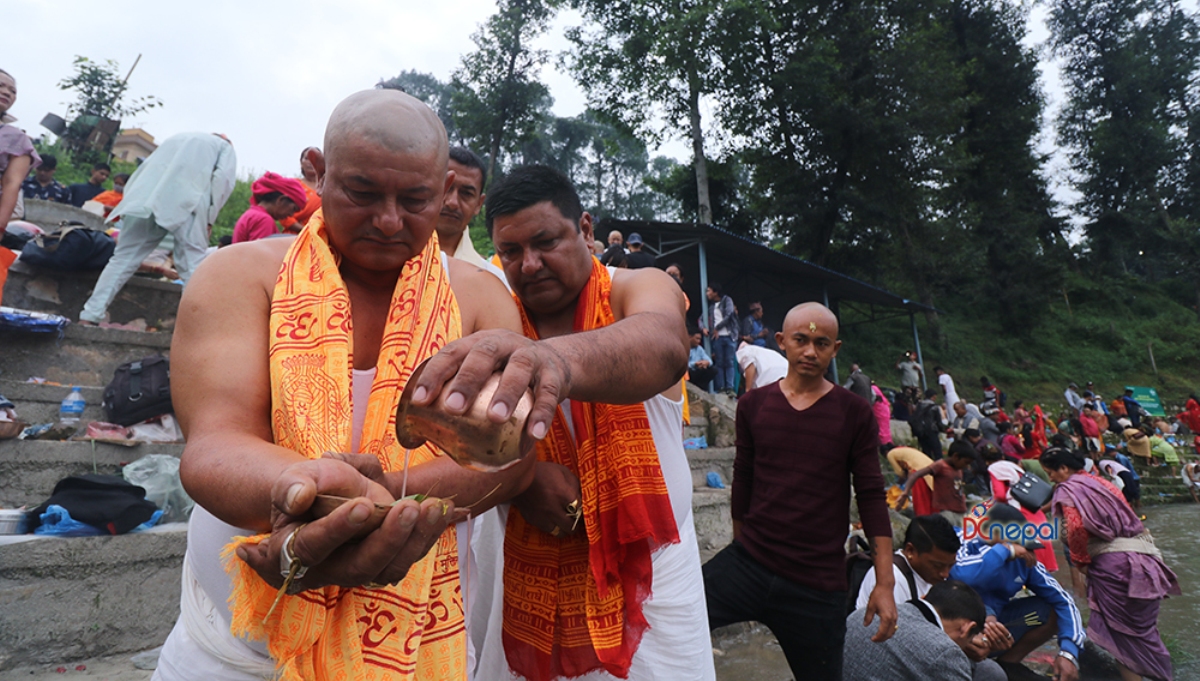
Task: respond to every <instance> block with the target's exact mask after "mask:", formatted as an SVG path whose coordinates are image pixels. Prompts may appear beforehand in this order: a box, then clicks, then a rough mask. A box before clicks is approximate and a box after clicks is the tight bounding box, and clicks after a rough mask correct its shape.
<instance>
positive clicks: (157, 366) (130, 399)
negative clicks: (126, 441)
mask: <svg viewBox="0 0 1200 681" xmlns="http://www.w3.org/2000/svg"><path fill="white" fill-rule="evenodd" d="M103 406H104V413H105V415H106V416H105V417H106V418H107V419H108V422H109V423H115V424H117V425H121V426H132V425H133V424H135V423H141V422H142V421H145V420H146V419H152V418H154V417H155V416H161V415H163V414H170V413H172V412H173V411H175V408H174V406H172V404H171V364H170V361H169V360H168V359H167V358H166V357H163V356H162V355H152V356H150V357H143V358H141V359H139V360H137V361H136V362H128V363H126V364H122V365H121V366H119V367H117V370H116V371H115V372H114V373H113V379H112V382H110V383H109V384H108V386H107V387H105V388H104V403H103Z"/></svg>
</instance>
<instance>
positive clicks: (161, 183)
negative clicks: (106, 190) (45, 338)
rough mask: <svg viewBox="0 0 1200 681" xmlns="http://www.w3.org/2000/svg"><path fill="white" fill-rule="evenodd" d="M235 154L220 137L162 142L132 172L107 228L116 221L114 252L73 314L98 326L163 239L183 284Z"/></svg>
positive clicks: (204, 243) (228, 181) (202, 246)
mask: <svg viewBox="0 0 1200 681" xmlns="http://www.w3.org/2000/svg"><path fill="white" fill-rule="evenodd" d="M236 174H237V154H235V153H234V152H233V144H231V143H230V142H229V140H228V139H226V138H225V137H224V136H222V135H217V134H214V133H207V132H185V133H180V134H178V135H175V136H173V137H170V138H168V139H167V140H166V141H165V142H163V143H162V146H160V147H159V148H158V149H156V150H155V151H154V153H153V154H150V158H148V159H146V162H145V163H143V164H142V165H141V166H139V167H138V169H137V170H136V171H134V173H133V175H132V176H131V177H130V178H129V184H128V185H127V187H126V190H125V198H124V199H123V200H122V201H121V204H120V205H119V206H117V207H116V208H115V209H113V212H112V215H110V216H109V217H108V221H109V222H113V221H115V220H117V219H118V218H121V219H122V220H121V237H120V239H118V240H117V249H116V250H115V251H114V252H113V256H112V258H111V259H109V261H108V264H107V265H105V267H104V271H103V272H102V273H101V274H100V278H99V279H98V280H97V281H96V286H95V288H94V289H93V290H92V296H91V297H90V298H88V301H87V303H85V304H84V306H83V311H82V312H80V313H79V321H80V323H81V324H84V325H87V324H99V323H100V322H102V321H104V319H105V317H106V316H107V314H108V306H109V305H110V304H112V301H113V299H114V298H116V297H117V293H119V292H120V291H121V288H122V287H123V286H125V282H127V281H129V278H130V277H132V276H133V273H134V272H135V271H137V268H138V266H139V265H141V264H142V261H143V260H145V259H146V256H148V255H150V252H151V251H153V250H154V249H155V248H156V247H158V244H159V243H160V242H162V240H163V239H165V238H167V235H171V236H173V237H174V238H175V250H174V257H175V269H176V270H177V271H178V272H179V277H180V279H183V281H184V283H186V282H187V281H188V279H190V278H191V276H192V273H193V272H195V271H196V267H198V266H199V265H200V261H201V260H203V259H204V257H205V255H207V252H208V233H209V230H210V229H211V228H212V223H213V222H214V221H215V220H216V219H217V214H218V213H220V212H221V207H222V206H224V205H225V202H226V201H227V200H228V199H229V194H230V193H231V192H232V191H233V184H234V181H235V180H236V179H237V178H236Z"/></svg>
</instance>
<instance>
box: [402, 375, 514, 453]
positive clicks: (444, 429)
mask: <svg viewBox="0 0 1200 681" xmlns="http://www.w3.org/2000/svg"><path fill="white" fill-rule="evenodd" d="M428 361H429V360H426V361H425V362H422V363H421V364H420V366H418V367H417V368H416V370H415V371H413V374H412V377H411V378H409V380H408V385H406V386H405V388H404V393H403V394H402V395H401V396H400V406H399V407H398V409H397V411H396V439H397V440H398V441H399V442H400V445H401V446H403V447H406V448H408V449H413V448H415V447H420V446H421V445H423V444H425V442H426V441H428V442H432V443H433V444H435V445H437V446H438V447H439V448H441V449H442V450H443V451H445V452H446V453H447V454H448V455H450V458H452V459H454V460H455V461H456V462H458V464H459V465H460V466H463V467H466V468H470V469H473V470H478V471H484V472H495V471H500V470H504V469H505V468H508V467H509V466H512V465H513V464H515V463H517V462H518V461H520V460H521V459H522V458H523V457H524V456H525V454H527V453H528V452H529V451H530V450H531V449H532V448H533V445H534V441H533V439H532V438H531V437H529V436H528V435H527V434H526V433H525V425H526V420H527V419H528V418H529V412H530V411H531V410H532V409H533V394H532V393H531V392H530V391H529V390H528V389H526V390H525V394H523V395H521V399H519V400H518V401H517V405H516V407H515V408H514V409H513V410H512V413H511V414H509V416H508V419H507V420H505V421H504V422H503V423H494V422H492V421H491V420H490V419H489V418H488V415H487V410H488V405H490V404H491V401H492V396H493V395H495V394H496V390H497V389H498V388H499V387H500V374H498V373H497V374H492V376H491V377H490V378H489V379H488V380H487V382H486V383H484V385H483V388H482V389H481V390H480V391H479V394H478V395H477V396H476V397H475V401H474V402H473V403H472V404H471V406H470V408H469V409H467V411H466V413H464V414H462V415H461V416H458V415H454V414H450V413H449V412H447V411H446V396H447V392H446V391H445V390H443V391H442V394H441V395H438V397H437V399H436V400H434V401H433V402H432V403H431V404H429V405H428V406H418V405H415V404H413V403H412V393H413V391H414V390H416V385H417V378H418V377H419V376H420V375H421V372H422V371H423V370H424V369H425V363H426V362H428Z"/></svg>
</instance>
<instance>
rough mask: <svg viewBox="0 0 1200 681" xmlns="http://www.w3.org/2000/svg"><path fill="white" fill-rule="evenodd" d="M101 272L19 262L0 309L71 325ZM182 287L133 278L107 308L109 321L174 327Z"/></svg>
mask: <svg viewBox="0 0 1200 681" xmlns="http://www.w3.org/2000/svg"><path fill="white" fill-rule="evenodd" d="M101 271H102V270H91V271H85V272H59V271H57V270H47V269H43V268H40V267H34V266H32V265H29V264H27V263H23V262H21V261H20V260H18V261H17V262H15V263H13V264H12V267H10V268H9V270H8V281H7V282H6V283H5V284H4V305H5V306H7V307H15V308H18V309H22V310H35V311H37V312H50V313H53V314H59V315H62V316H64V317H66V318H68V319H70V320H71V321H76V320H78V319H79V312H80V310H82V309H83V304H84V303H86V302H87V299H88V297H90V296H91V295H92V288H93V287H94V286H95V285H96V279H98V278H99V277H100V272H101ZM182 292H183V287H182V286H180V285H179V284H174V283H171V282H169V281H166V280H163V279H161V278H155V279H151V278H148V277H142V276H136V275H135V276H134V277H132V278H130V280H129V282H128V283H127V284H125V286H124V287H123V288H122V289H121V292H120V293H118V294H117V297H116V298H115V299H114V300H113V302H112V305H110V306H109V308H108V315H109V321H111V322H114V323H118V324H127V323H129V322H131V321H133V320H135V319H144V320H145V321H146V323H147V324H148V325H150V326H153V327H156V328H168V327H171V326H173V325H174V324H175V314H176V312H177V310H178V309H179V297H180V295H182Z"/></svg>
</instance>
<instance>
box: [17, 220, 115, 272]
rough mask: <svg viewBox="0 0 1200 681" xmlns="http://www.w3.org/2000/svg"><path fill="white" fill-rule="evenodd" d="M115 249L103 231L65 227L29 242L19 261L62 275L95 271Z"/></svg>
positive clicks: (106, 262) (103, 264)
mask: <svg viewBox="0 0 1200 681" xmlns="http://www.w3.org/2000/svg"><path fill="white" fill-rule="evenodd" d="M116 247H117V242H116V241H113V238H112V237H111V236H109V235H107V234H105V233H104V232H98V231H96V230H94V229H88V228H86V227H78V226H74V225H68V226H64V227H61V228H59V229H56V230H54V231H52V232H50V233H48V234H45V235H42V236H36V237H34V238H33V239H30V240H29V242H28V243H26V244H25V246H24V248H22V249H21V262H24V263H28V264H30V265H37V266H39V267H47V268H50V269H55V270H63V271H66V272H76V271H80V270H98V269H100V268H102V267H104V266H105V265H107V264H108V259H109V258H111V257H112V254H113V250H114V249H116Z"/></svg>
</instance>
